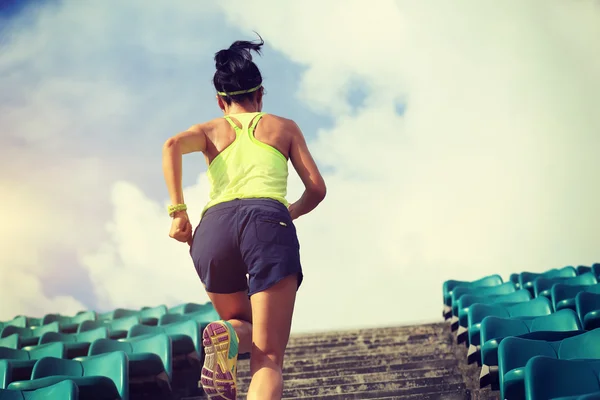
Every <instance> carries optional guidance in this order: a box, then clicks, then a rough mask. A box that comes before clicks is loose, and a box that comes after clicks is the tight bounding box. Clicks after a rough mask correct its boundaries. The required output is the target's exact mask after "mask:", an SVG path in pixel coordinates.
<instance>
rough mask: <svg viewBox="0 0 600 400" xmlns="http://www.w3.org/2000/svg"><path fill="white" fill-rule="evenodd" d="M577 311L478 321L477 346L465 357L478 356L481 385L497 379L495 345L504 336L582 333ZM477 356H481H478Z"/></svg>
mask: <svg viewBox="0 0 600 400" xmlns="http://www.w3.org/2000/svg"><path fill="white" fill-rule="evenodd" d="M584 332H585V331H584V330H583V329H581V323H580V321H579V318H578V317H577V314H575V312H574V311H573V310H562V311H559V312H557V313H554V314H550V315H545V316H542V317H536V318H531V319H529V318H524V319H522V318H516V319H513V318H499V317H486V318H484V319H483V321H482V323H481V333H480V335H481V343H482V345H481V349H479V348H478V347H475V346H471V347H469V353H468V356H467V360H468V362H469V364H470V363H472V362H474V361H479V360H480V359H481V364H482V368H481V374H480V376H479V382H480V386H481V387H485V386H487V385H488V384H492V385H495V384H496V383H497V382H498V376H497V368H493V367H495V366H497V365H498V348H499V345H500V343H501V342H502V341H503V340H504V339H505V338H508V337H523V338H527V339H533V340H545V341H556V340H562V339H565V338H568V337H573V336H576V335H579V334H582V333H584ZM479 350H480V351H479ZM479 355H481V358H480V357H479Z"/></svg>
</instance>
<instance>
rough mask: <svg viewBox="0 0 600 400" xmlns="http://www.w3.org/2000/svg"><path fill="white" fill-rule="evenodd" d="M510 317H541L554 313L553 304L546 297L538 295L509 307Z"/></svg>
mask: <svg viewBox="0 0 600 400" xmlns="http://www.w3.org/2000/svg"><path fill="white" fill-rule="evenodd" d="M507 312H508V314H509V316H510V317H539V316H542V315H548V314H551V313H552V304H551V303H550V300H548V299H547V298H545V297H538V298H535V299H533V300H529V301H526V302H524V303H519V304H515V305H512V306H509V307H507Z"/></svg>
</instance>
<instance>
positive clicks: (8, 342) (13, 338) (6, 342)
mask: <svg viewBox="0 0 600 400" xmlns="http://www.w3.org/2000/svg"><path fill="white" fill-rule="evenodd" d="M0 347H8V348H9V349H19V348H21V346H20V343H19V334H18V333H13V334H12V335H9V336H7V337H5V338H2V339H0Z"/></svg>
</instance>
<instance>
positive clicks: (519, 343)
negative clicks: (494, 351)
mask: <svg viewBox="0 0 600 400" xmlns="http://www.w3.org/2000/svg"><path fill="white" fill-rule="evenodd" d="M565 311H567V310H565ZM535 356H544V357H550V358H558V359H563V360H567V359H598V361H600V330H594V331H589V332H586V333H583V334H580V335H577V336H573V337H570V338H566V339H563V340H560V341H542V340H531V339H523V338H517V337H508V338H506V339H505V340H503V341H502V343H501V344H500V346H499V349H498V372H499V379H500V396H501V398H509V399H522V398H525V383H524V377H525V367H526V365H527V363H528V361H529V360H530V359H531V358H533V357H535ZM571 384H577V381H574V382H572V383H571Z"/></svg>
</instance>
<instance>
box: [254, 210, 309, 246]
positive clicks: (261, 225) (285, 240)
mask: <svg viewBox="0 0 600 400" xmlns="http://www.w3.org/2000/svg"><path fill="white" fill-rule="evenodd" d="M255 226H256V238H257V239H258V240H259V241H260V242H263V243H271V244H279V245H282V246H292V247H298V246H299V243H298V237H297V236H296V227H295V226H294V224H293V223H292V220H291V219H290V218H289V217H288V218H281V217H278V216H271V215H269V216H266V215H258V216H256V219H255Z"/></svg>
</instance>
